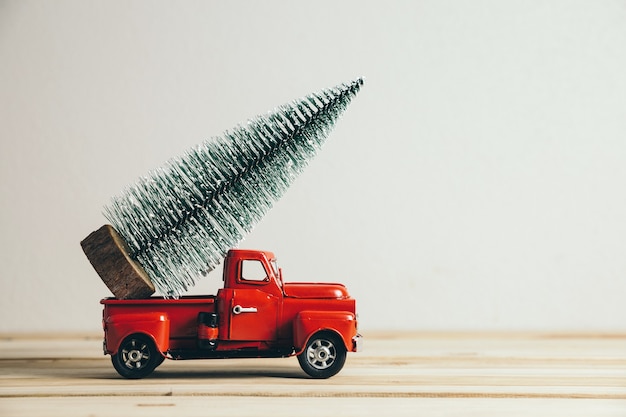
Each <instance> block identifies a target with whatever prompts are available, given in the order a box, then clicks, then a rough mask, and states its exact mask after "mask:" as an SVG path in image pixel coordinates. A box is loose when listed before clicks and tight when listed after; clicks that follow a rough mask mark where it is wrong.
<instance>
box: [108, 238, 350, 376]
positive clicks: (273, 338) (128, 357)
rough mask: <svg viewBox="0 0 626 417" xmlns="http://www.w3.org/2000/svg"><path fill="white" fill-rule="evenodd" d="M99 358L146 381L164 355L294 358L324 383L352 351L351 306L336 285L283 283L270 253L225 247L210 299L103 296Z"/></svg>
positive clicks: (203, 357) (125, 373) (309, 373)
mask: <svg viewBox="0 0 626 417" xmlns="http://www.w3.org/2000/svg"><path fill="white" fill-rule="evenodd" d="M101 303H102V304H104V311H103V327H104V353H105V354H110V355H111V360H112V362H113V366H114V367H115V369H116V370H117V372H118V373H119V374H120V375H122V376H123V377H126V378H143V377H145V376H148V375H149V374H150V373H151V372H152V371H153V370H154V369H156V367H157V366H159V365H160V364H161V363H162V362H163V360H164V359H165V358H168V359H212V358H261V357H263V358H275V357H288V356H293V355H297V356H298V362H299V363H300V366H301V367H302V369H303V370H304V372H306V373H307V374H308V375H310V376H311V377H313V378H329V377H331V376H333V375H335V374H337V373H338V372H339V371H340V370H341V368H343V365H344V362H345V360H346V353H347V352H348V351H351V352H356V351H357V350H358V348H359V345H360V339H361V336H360V335H359V334H358V333H357V319H356V310H355V308H356V303H355V300H354V299H353V298H351V297H350V296H349V295H348V292H347V290H346V288H345V286H343V285H341V284H319V283H283V279H282V272H281V270H280V269H278V267H277V265H276V258H275V257H274V254H273V253H271V252H264V251H252V250H234V249H233V250H230V251H229V252H228V255H227V257H226V260H225V261H224V288H222V289H220V290H219V291H218V292H217V295H216V296H184V297H181V298H179V299H165V298H162V297H152V298H148V299H138V300H118V299H115V298H106V299H103V300H102V301H101Z"/></svg>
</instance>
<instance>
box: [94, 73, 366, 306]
mask: <svg viewBox="0 0 626 417" xmlns="http://www.w3.org/2000/svg"><path fill="white" fill-rule="evenodd" d="M362 85H363V79H357V80H355V81H352V82H351V83H347V84H341V85H339V86H336V87H334V88H330V89H325V90H321V91H320V92H318V93H314V94H310V95H308V96H306V97H304V98H302V99H300V100H296V101H293V102H291V103H289V104H285V105H282V106H280V107H278V108H276V109H275V110H274V111H272V112H270V113H268V114H266V115H260V116H258V117H256V118H254V119H251V120H249V121H248V122H247V124H246V125H239V126H237V127H235V128H234V129H233V130H231V131H226V132H225V133H224V134H223V135H222V136H221V137H218V138H214V139H212V140H207V141H204V142H203V143H201V144H200V145H198V146H197V147H195V148H193V149H191V150H189V151H187V152H186V153H185V154H184V155H182V156H180V157H178V158H176V159H173V160H171V161H169V162H168V163H167V164H166V165H165V166H163V167H161V168H158V169H156V170H155V171H153V172H151V173H150V174H149V175H148V176H147V177H145V178H143V179H141V180H140V181H138V182H137V183H136V184H134V185H133V186H131V187H129V188H128V189H126V190H125V191H124V192H123V193H122V194H121V195H120V196H117V197H114V198H113V199H112V201H111V203H110V204H109V205H108V206H107V207H105V210H104V214H105V217H107V219H108V220H109V221H110V222H111V224H112V225H113V226H114V227H115V229H117V231H118V232H119V234H120V235H121V236H122V237H123V239H124V240H125V241H126V243H127V245H128V247H129V252H130V253H129V255H130V257H131V258H132V259H134V260H136V261H137V262H139V263H140V264H141V265H142V266H143V267H144V269H145V270H146V271H147V273H148V275H149V276H150V279H151V281H152V282H153V283H154V286H155V287H156V289H157V290H158V291H159V292H160V293H161V294H163V295H167V296H174V297H176V296H179V295H180V294H181V293H182V292H184V291H186V290H187V289H188V288H189V287H190V286H192V285H193V284H194V283H195V281H196V280H197V279H198V278H199V276H200V275H205V274H207V273H208V272H210V271H211V270H213V269H214V268H215V267H216V266H217V265H218V264H219V263H220V262H221V260H222V259H223V257H224V256H225V255H226V252H227V251H228V249H230V248H232V247H235V246H237V244H238V243H239V242H240V241H241V240H242V239H243V238H244V236H245V235H246V234H247V233H249V232H250V231H251V230H252V228H253V226H254V225H255V224H256V223H257V222H258V221H259V220H261V218H262V217H263V216H264V215H265V214H266V213H267V212H268V210H269V209H270V208H271V207H272V205H273V203H274V202H276V201H277V200H278V199H279V198H280V197H281V196H282V195H283V194H284V192H285V191H286V190H287V188H288V187H289V186H290V185H291V183H292V182H293V180H294V179H295V178H296V177H297V175H298V174H299V173H300V172H302V170H303V169H304V168H305V167H306V165H307V164H308V162H309V161H310V160H311V158H313V157H314V156H315V155H316V153H317V152H318V150H319V149H320V147H321V146H322V144H323V143H324V141H325V139H326V138H327V136H328V134H329V133H330V131H331V130H332V128H333V126H334V124H335V122H336V121H337V119H338V118H339V117H340V115H341V114H342V113H343V111H344V110H345V109H346V107H347V106H348V104H349V103H350V101H351V100H352V98H353V97H354V96H355V95H356V93H357V92H358V91H359V89H360V87H361V86H362Z"/></svg>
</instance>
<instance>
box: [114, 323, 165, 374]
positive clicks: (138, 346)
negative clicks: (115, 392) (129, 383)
mask: <svg viewBox="0 0 626 417" xmlns="http://www.w3.org/2000/svg"><path fill="white" fill-rule="evenodd" d="M111 362H113V367H114V368H115V370H116V371H117V373H119V374H120V375H121V376H123V377H124V378H129V379H138V378H144V377H146V376H148V375H150V374H151V373H152V371H154V370H155V369H156V367H157V366H159V365H160V364H161V363H162V362H163V356H162V355H161V354H160V353H159V352H157V350H156V347H155V345H154V342H153V341H152V339H150V338H149V337H148V336H146V335H142V334H134V335H131V336H128V337H127V338H126V339H124V341H123V342H122V344H121V345H120V347H119V349H118V351H117V353H116V354H115V355H112V356H111Z"/></svg>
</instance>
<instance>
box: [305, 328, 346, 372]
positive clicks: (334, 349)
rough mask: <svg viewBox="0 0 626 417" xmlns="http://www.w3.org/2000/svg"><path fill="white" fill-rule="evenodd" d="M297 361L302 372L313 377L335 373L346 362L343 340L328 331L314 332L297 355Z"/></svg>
mask: <svg viewBox="0 0 626 417" xmlns="http://www.w3.org/2000/svg"><path fill="white" fill-rule="evenodd" d="M298 362H299V363H300V367H301V368H302V370H303V371H304V372H306V373H307V374H308V375H309V376H311V377H313V378H319V379H325V378H330V377H331V376H333V375H336V374H337V373H338V372H339V371H341V369H342V368H343V365H344V363H345V362H346V348H345V346H344V344H343V341H342V340H341V339H340V338H339V337H337V336H336V335H335V334H333V333H330V332H320V333H316V334H314V335H313V336H312V337H311V338H310V339H309V341H308V342H307V344H306V347H305V348H304V351H303V352H302V353H301V354H299V355H298Z"/></svg>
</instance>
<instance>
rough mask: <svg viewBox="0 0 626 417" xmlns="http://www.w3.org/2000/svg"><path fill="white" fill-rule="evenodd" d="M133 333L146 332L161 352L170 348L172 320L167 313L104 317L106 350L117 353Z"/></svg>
mask: <svg viewBox="0 0 626 417" xmlns="http://www.w3.org/2000/svg"><path fill="white" fill-rule="evenodd" d="M131 334H145V335H146V336H148V337H149V338H150V339H152V341H153V342H154V345H155V346H156V349H157V351H159V352H160V353H161V354H163V353H164V352H167V350H168V349H169V338H170V320H169V317H168V316H167V314H165V313H158V312H151V313H122V314H114V315H111V316H109V317H107V318H105V319H104V335H105V337H104V343H105V347H104V351H105V353H108V354H110V355H115V354H116V353H117V350H118V349H119V346H120V344H121V343H122V341H123V340H124V339H125V338H126V337H128V336H130V335H131Z"/></svg>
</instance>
